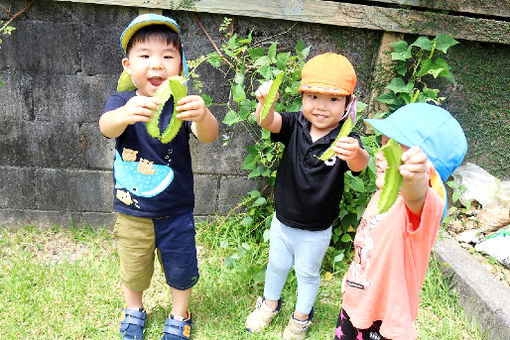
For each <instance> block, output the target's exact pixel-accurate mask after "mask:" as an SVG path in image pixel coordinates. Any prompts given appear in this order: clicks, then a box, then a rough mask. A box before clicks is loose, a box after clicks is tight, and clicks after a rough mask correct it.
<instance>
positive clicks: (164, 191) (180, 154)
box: [103, 91, 194, 218]
mask: <svg viewBox="0 0 510 340" xmlns="http://www.w3.org/2000/svg"><path fill="white" fill-rule="evenodd" d="M135 95H136V93H135V91H132V92H120V93H116V94H113V95H111V96H110V98H108V100H107V102H106V105H105V108H104V110H103V113H104V112H108V111H112V110H115V109H117V108H119V107H122V106H124V105H125V104H126V103H127V101H128V100H129V99H131V98H132V97H133V96H135ZM173 105H174V104H173V99H172V98H171V99H170V100H169V101H168V102H167V103H166V104H165V107H164V108H163V110H162V112H161V116H160V123H159V124H160V131H164V128H165V127H166V126H167V125H168V122H169V121H170V118H171V116H172V111H173ZM190 132H191V122H188V121H184V122H183V124H182V126H181V129H180V130H179V132H178V133H177V135H176V136H175V138H174V139H173V140H172V141H171V142H170V143H168V144H163V143H161V141H160V140H159V139H157V138H152V137H151V136H150V135H149V133H148V132H147V128H146V124H145V122H138V123H135V124H132V125H128V126H127V127H126V130H124V132H123V133H122V135H120V136H119V137H117V138H116V139H115V158H114V164H113V182H114V189H113V190H114V192H113V194H114V200H113V209H114V210H115V211H117V212H120V213H123V214H127V215H132V216H139V217H148V218H156V217H163V216H170V215H174V214H180V213H184V212H188V211H190V210H193V206H194V194H193V172H192V166H191V155H190V149H189V134H190Z"/></svg>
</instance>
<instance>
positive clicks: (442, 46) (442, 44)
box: [436, 33, 459, 53]
mask: <svg viewBox="0 0 510 340" xmlns="http://www.w3.org/2000/svg"><path fill="white" fill-rule="evenodd" d="M458 43H459V42H458V41H457V40H455V39H453V38H452V37H450V36H449V35H448V34H443V33H441V34H438V35H437V37H436V48H437V49H438V50H440V51H441V52H443V53H446V52H447V51H448V49H449V48H450V47H452V46H454V45H457V44H458Z"/></svg>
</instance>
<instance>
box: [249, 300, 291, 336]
mask: <svg viewBox="0 0 510 340" xmlns="http://www.w3.org/2000/svg"><path fill="white" fill-rule="evenodd" d="M264 300H265V299H263V298H261V297H260V296H259V297H258V298H257V307H256V308H255V310H254V311H253V312H251V314H250V315H248V318H247V319H246V323H245V327H246V330H247V331H248V332H250V333H260V332H262V330H263V329H264V328H266V326H267V325H269V323H270V322H271V320H273V319H274V317H275V316H276V314H278V312H279V311H280V309H281V308H282V300H281V299H280V300H278V306H277V307H276V310H272V309H271V308H270V307H269V306H267V305H266V304H265V303H264Z"/></svg>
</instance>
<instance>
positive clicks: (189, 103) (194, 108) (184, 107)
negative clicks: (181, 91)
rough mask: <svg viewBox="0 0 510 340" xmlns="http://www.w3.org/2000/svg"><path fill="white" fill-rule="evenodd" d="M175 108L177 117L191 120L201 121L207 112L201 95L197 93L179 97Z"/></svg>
mask: <svg viewBox="0 0 510 340" xmlns="http://www.w3.org/2000/svg"><path fill="white" fill-rule="evenodd" d="M175 110H176V111H177V116H176V117H177V118H179V119H181V120H188V121H193V122H201V121H202V120H204V118H205V116H206V115H207V114H208V112H209V111H208V110H207V107H206V106H205V102H204V100H203V99H202V97H200V96H197V95H190V96H186V97H183V98H181V100H179V102H178V103H177V107H176V108H175Z"/></svg>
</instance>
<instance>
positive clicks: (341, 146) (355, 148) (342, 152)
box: [333, 137, 362, 161]
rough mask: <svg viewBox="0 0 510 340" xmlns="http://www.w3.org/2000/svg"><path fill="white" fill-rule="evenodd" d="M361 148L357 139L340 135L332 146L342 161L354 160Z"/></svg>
mask: <svg viewBox="0 0 510 340" xmlns="http://www.w3.org/2000/svg"><path fill="white" fill-rule="evenodd" d="M361 150H362V149H361V147H360V145H359V143H358V140H357V139H355V138H352V137H342V138H340V139H338V141H337V143H336V144H335V146H333V151H335V153H336V155H337V157H338V158H340V159H341V160H344V161H351V160H354V159H355V158H357V157H358V155H359V153H360V152H361Z"/></svg>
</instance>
